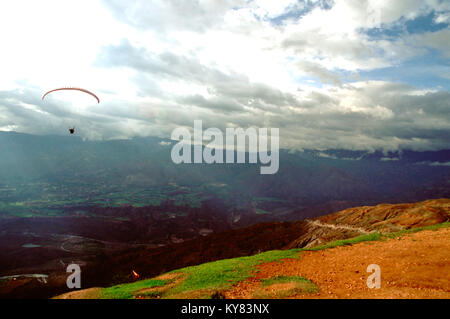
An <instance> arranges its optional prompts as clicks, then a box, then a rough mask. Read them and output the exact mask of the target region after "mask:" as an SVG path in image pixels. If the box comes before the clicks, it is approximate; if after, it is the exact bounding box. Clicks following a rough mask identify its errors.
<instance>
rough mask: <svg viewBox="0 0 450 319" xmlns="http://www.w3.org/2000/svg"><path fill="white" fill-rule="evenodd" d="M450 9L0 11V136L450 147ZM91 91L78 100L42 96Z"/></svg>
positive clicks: (225, 0) (282, 0) (79, 4)
mask: <svg viewBox="0 0 450 319" xmlns="http://www.w3.org/2000/svg"><path fill="white" fill-rule="evenodd" d="M449 24H450V2H449V1H444V0H442V1H440V0H398V1H392V0H373V1H372V0H341V1H340V0H335V1H330V0H277V1H275V0H178V1H177V0H152V1H149V0H133V1H129V0H128V1H122V0H105V1H100V0H86V1H84V0H79V1H62V0H55V1H48V0H40V1H34V0H29V1H24V0H4V1H1V2H0V40H1V43H2V45H1V50H0V130H2V131H18V132H25V133H33V134H67V128H68V127H70V126H73V125H74V126H76V127H77V130H78V134H79V135H81V136H82V137H84V138H87V139H111V138H129V137H133V136H160V137H169V136H170V134H171V132H172V130H173V129H174V128H176V127H180V126H187V127H192V126H193V121H194V120H196V119H200V120H203V125H204V128H207V127H218V128H220V129H224V128H225V127H243V128H247V127H277V128H279V129H280V144H281V146H282V147H286V148H300V149H301V148H318V149H325V148H346V149H384V150H393V149H398V148H402V149H406V148H408V149H418V150H424V149H442V148H450V91H449V90H450V27H449ZM61 86H72V87H83V88H86V89H89V90H91V91H93V92H95V93H96V94H97V95H98V96H99V98H100V99H101V103H100V104H97V103H96V101H95V100H94V99H93V98H92V97H90V96H89V95H84V94H82V93H79V92H58V93H54V94H52V95H49V96H48V97H46V99H45V100H44V101H42V100H41V96H42V94H43V93H44V92H46V91H47V90H50V89H53V88H56V87H61Z"/></svg>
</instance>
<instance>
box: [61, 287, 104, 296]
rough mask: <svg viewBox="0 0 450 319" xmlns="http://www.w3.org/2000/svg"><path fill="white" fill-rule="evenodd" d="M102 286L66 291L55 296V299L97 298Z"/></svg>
mask: <svg viewBox="0 0 450 319" xmlns="http://www.w3.org/2000/svg"><path fill="white" fill-rule="evenodd" d="M100 291H101V288H89V289H83V290H76V291H71V292H66V293H65V294H62V295H59V296H57V297H54V298H53V299H95V298H96V297H97V293H98V292H100Z"/></svg>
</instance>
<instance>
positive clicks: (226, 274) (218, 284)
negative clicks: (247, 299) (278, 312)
mask: <svg viewBox="0 0 450 319" xmlns="http://www.w3.org/2000/svg"><path fill="white" fill-rule="evenodd" d="M299 252H300V249H293V250H273V251H268V252H264V253H261V254H257V255H253V256H248V257H239V258H233V259H224V260H218V261H214V262H210V263H206V264H202V265H198V266H192V267H187V268H183V269H179V270H175V271H174V272H181V273H183V274H184V276H185V278H186V279H185V280H184V281H182V282H181V283H180V284H179V285H178V286H176V287H174V288H173V289H172V290H171V291H170V292H171V294H172V293H173V294H178V293H183V292H187V291H194V290H200V289H206V290H222V289H226V288H229V287H231V286H232V285H233V284H235V283H238V282H239V281H242V280H245V279H247V278H249V277H250V276H251V273H252V271H253V270H254V267H255V266H257V265H259V264H261V263H266V262H271V261H280V260H281V259H284V258H299V254H298V253H299Z"/></svg>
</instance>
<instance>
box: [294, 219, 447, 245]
mask: <svg viewBox="0 0 450 319" xmlns="http://www.w3.org/2000/svg"><path fill="white" fill-rule="evenodd" d="M449 226H450V222H444V223H441V224H435V225H431V226H424V227H417V228H411V229H405V230H401V231H398V232H393V233H385V234H381V233H371V234H367V235H362V236H358V237H354V238H349V239H343V240H336V241H332V242H329V243H327V244H325V245H321V246H316V247H312V248H303V250H307V251H315V250H322V249H329V248H334V247H338V246H345V245H354V244H357V243H361V242H367V241H375V240H385V239H389V238H397V237H399V236H404V235H408V234H413V233H416V232H419V231H423V230H438V229H441V228H446V227H449Z"/></svg>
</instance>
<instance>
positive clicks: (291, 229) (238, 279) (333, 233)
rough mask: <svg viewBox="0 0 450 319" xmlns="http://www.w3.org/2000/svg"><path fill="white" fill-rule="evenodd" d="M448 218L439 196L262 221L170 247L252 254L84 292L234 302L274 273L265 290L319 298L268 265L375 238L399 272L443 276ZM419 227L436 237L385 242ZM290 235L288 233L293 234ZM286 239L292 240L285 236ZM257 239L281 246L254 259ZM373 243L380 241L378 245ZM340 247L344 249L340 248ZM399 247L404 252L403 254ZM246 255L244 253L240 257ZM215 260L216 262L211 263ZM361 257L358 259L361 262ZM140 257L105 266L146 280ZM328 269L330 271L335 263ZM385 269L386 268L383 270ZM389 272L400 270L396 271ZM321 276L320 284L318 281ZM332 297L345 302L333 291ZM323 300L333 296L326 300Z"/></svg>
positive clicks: (449, 207) (305, 281) (289, 273)
mask: <svg viewBox="0 0 450 319" xmlns="http://www.w3.org/2000/svg"><path fill="white" fill-rule="evenodd" d="M449 215H450V200H449V199H440V200H430V201H425V202H420V203H410V204H396V205H389V204H382V205H377V206H373V207H369V206H365V207H357V208H352V209H347V210H344V211H340V212H337V213H334V214H330V215H327V216H324V217H320V218H317V219H314V220H306V221H300V222H295V223H275V224H262V225H256V226H253V227H250V228H247V229H241V230H238V231H232V232H227V233H223V234H213V235H210V236H207V237H205V238H203V239H202V241H203V242H202V241H200V240H198V241H195V240H193V241H190V242H186V243H183V244H180V245H177V246H178V247H176V248H178V249H179V250H178V249H176V250H177V251H179V252H180V255H179V256H180V258H182V256H183V255H182V252H183V251H184V256H192V255H191V254H190V253H189V252H192V253H193V254H194V255H197V256H201V258H197V260H199V259H203V260H205V261H208V260H207V259H208V258H211V260H217V259H221V258H220V256H224V257H222V258H230V257H233V256H232V255H233V254H234V255H235V256H242V255H252V256H249V257H240V258H237V259H224V260H220V261H217V262H213V263H209V264H202V265H199V266H193V267H188V268H184V269H181V270H175V271H173V272H170V273H168V274H165V275H162V276H159V277H158V276H157V277H155V278H153V279H148V280H144V281H139V282H135V283H131V284H124V285H121V286H116V287H112V288H106V289H96V290H89V292H90V293H92V296H93V297H105V298H136V297H163V298H164V297H168V298H169V297H177V298H182V297H186V298H197V297H198V298H203V297H223V296H226V297H227V298H233V297H239V298H240V297H251V296H253V295H252V293H253V290H251V289H250V288H249V289H247V288H246V287H247V285H248V282H250V283H251V282H253V284H254V281H255V280H257V281H258V282H260V281H261V280H263V281H264V280H266V279H267V280H269V279H270V278H272V277H274V276H275V277H276V276H281V275H283V276H282V277H276V278H275V279H273V278H272V279H271V280H272V281H270V280H269V281H266V282H265V283H264V285H267V286H271V285H272V284H276V285H278V284H280V285H281V286H283V284H289V285H288V286H289V287H291V286H292V285H293V286H294V288H295V287H297V288H298V287H303V288H304V289H306V290H308V291H309V292H311V293H313V292H314V293H319V295H317V296H318V297H323V295H320V294H322V293H323V287H322V286H323V282H320V280H319V279H315V278H316V277H314V276H312V277H311V276H310V275H311V273H306V274H305V276H303V275H301V276H300V275H299V274H294V272H295V271H294V270H292V269H297V270H298V268H295V267H294V266H293V267H290V266H289V267H290V268H286V269H284V268H283V267H284V265H287V262H283V263H282V264H279V263H271V262H273V261H277V260H278V261H279V260H281V259H285V258H290V261H289V263H294V265H295V263H297V262H304V260H305V259H304V258H305V256H309V255H308V254H310V253H309V252H306V251H307V250H310V249H315V250H321V251H322V249H328V248H332V247H334V246H342V245H347V244H356V243H359V242H364V241H377V242H376V243H377V245H378V244H379V245H381V246H380V247H378V246H376V247H378V248H376V249H379V250H375V251H374V256H375V255H376V254H377V252H380V256H383V257H382V260H381V261H383V260H391V261H392V260H397V258H400V257H399V256H401V254H402V253H403V257H402V258H403V259H404V257H405V254H406V257H407V258H409V259H411V260H410V261H409V262H408V264H407V265H406V266H405V267H406V268H408V267H413V268H414V267H415V266H414V265H417V264H419V265H425V268H426V270H427V271H426V272H425V273H428V274H429V273H432V272H433V271H434V272H436V271H438V269H437V268H436V267H438V268H439V267H441V268H442V267H444V269H440V271H441V272H442V271H443V273H448V271H447V272H446V271H445V267H448V265H449V263H448V251H449V249H448V248H449V247H447V246H448V243H450V241H449V240H448V239H450V238H448V236H449V232H448V230H447V227H448V225H449V224H448V220H449ZM277 229H278V231H277ZM423 229H440V230H438V231H437V232H432V235H431V236H428V237H427V236H425V237H423V238H422V237H421V236H423V234H425V233H427V232H423V233H422V232H420V233H417V234H413V235H411V236H413V237H412V239H411V240H410V242H409V243H410V246H407V245H402V244H406V241H405V242H403V241H402V242H400V241H395V239H394V241H393V239H392V238H396V237H400V236H406V237H405V238H410V237H409V235H408V234H410V233H414V232H416V231H419V230H423ZM271 231H272V232H271ZM277 232H278V234H283V236H280V237H279V238H277V237H276V234H277ZM256 234H259V236H256ZM294 234H295V236H293V235H294ZM420 234H422V235H420ZM219 235H222V236H223V237H222V238H221V239H222V240H221V241H220V242H219V241H218V239H219V237H218V236H219ZM252 235H254V236H252ZM270 235H272V237H270ZM239 236H241V238H240V239H247V240H238V238H239ZM414 236H419V238H415V237H414ZM292 237H295V238H293V239H292ZM257 240H259V241H260V242H262V243H265V246H262V245H261V243H260V245H259V246H260V247H265V248H266V249H260V251H263V250H268V249H282V248H284V249H285V250H275V251H268V252H265V253H262V254H256V255H253V254H255V253H256V252H257V251H256V249H257V248H256V247H258V242H257ZM379 240H382V241H381V242H378V241H379ZM408 240H409V239H408ZM416 241H417V242H420V243H421V244H420V245H419V246H415V245H416V244H418V243H416ZM422 241H423V243H422ZM269 243H272V245H270V244H269ZM385 243H389V244H387V245H388V246H386V247H385V246H383V245H384V244H385ZM188 244H191V246H189V247H188V246H186V245H188ZM422 244H423V245H422ZM233 245H234V247H233ZM360 245H363V244H358V245H354V246H350V248H352V249H353V247H361V246H360ZM446 245H447V246H446ZM174 246H175V245H174ZM275 246H278V247H275ZM441 246H442V247H441ZM227 247H229V248H227ZM232 247H233V248H232ZM252 247H253V248H252ZM273 247H275V248H273ZM388 247H389V248H388ZM426 247H428V248H430V251H429V252H428V253H426V254H425V253H420V254H418V253H414V252H416V251H417V252H422V251H425V250H426ZM173 248H175V247H173ZM173 248H172V249H173ZM267 248H268V249H267ZM343 248H345V249H347V247H343ZM350 248H348V249H350ZM404 248H407V249H406V250H405V249H404ZM340 249H341V248H340ZM355 249H357V250H356V251H355V252H350V253H349V256H352V258H354V259H355V263H357V260H361V263H360V265H359V268H361V267H362V266H363V265H364V262H365V261H366V260H367V261H368V259H367V258H368V256H370V255H367V254H365V253H364V251H365V249H362V248H355ZM173 251H175V250H173ZM334 251H338V250H337V249H331V250H325V252H326V254H329V253H331V254H335V253H332V252H334ZM219 252H220V253H219ZM245 252H247V254H245ZM382 252H383V253H382ZM429 254H432V255H433V256H436V257H430V258H428V255H429ZM227 255H228V256H227ZM218 256H219V258H217V257H218ZM316 256H318V255H316ZM320 256H322V255H320ZM342 256H343V257H342V259H339V256H336V255H334V257H330V258H328V257H326V258H325V259H320V258H319V260H317V259H315V262H316V263H318V264H316V266H317V265H319V264H322V263H323V264H324V265H325V264H327V262H328V265H330V263H331V265H335V264H336V260H341V262H342V261H345V258H346V257H345V258H344V256H345V255H342ZM146 257H147V258H146ZM159 257H161V258H158V261H160V262H162V261H163V260H164V257H163V256H162V255H161V256H159ZM363 257H364V258H365V259H362V258H363ZM191 258H192V257H191ZM383 258H384V259H383ZM414 258H415V259H414ZM369 259H370V258H369ZM400 259H401V258H400ZM144 260H147V261H149V260H153V258H148V256H145V255H139V254H138V253H135V254H134V255H122V256H120V258H119V259H117V260H115V262H116V264H113V265H114V266H113V267H112V269H116V268H115V266H118V265H119V264H120V265H122V268H126V265H127V262H128V265H130V267H131V264H133V265H139V266H138V267H140V268H138V267H136V268H133V269H138V272H139V271H141V273H143V274H144V277H147V278H151V277H152V276H147V275H145V272H144V271H143V270H144V268H143V267H144V266H145V265H146V264H145V263H144ZM184 260H185V259H184ZM405 260H407V259H405ZM192 261H193V260H192V259H191V262H192ZM381 261H380V259H379V258H378V257H376V256H375V257H374V262H373V263H375V262H381ZM189 264H192V263H190V262H187V263H186V265H189ZM266 264H267V265H272V266H267V267H274V266H273V265H279V266H280V267H281V268H276V267H275V268H273V269H276V270H274V271H272V272H271V273H270V276H272V277H270V276H269V277H264V272H261V269H265V268H261V267H266V266H265V265H266ZM108 265H109V266H111V264H109V263H108ZM147 265H148V262H147ZM289 265H290V264H289ZM336 265H337V264H336ZM343 265H344V266H345V265H348V266H349V267H350V265H354V263H353V264H352V263H347V262H343ZM426 265H430V267H432V268H430V269H431V270H430V269H429V267H428V266H426ZM366 266H367V265H366ZM330 267H331V268H333V267H334V266H330ZM386 267H390V265H388V266H386ZM427 267H428V268H427ZM291 268H292V269H291ZM359 268H358V269H355V270H354V271H355V273H356V274H359V273H361V269H359ZM129 269H131V268H129ZM173 269H175V268H173ZM257 269H259V272H258V275H257V276H263V277H255V278H256V279H255V278H254V279H248V278H252V276H254V274H255V271H256V270H257ZM309 269H311V271H312V272H314V269H316V268H315V266H314V264H313V266H311V268H309ZM396 269H397V270H398V271H400V272H401V270H399V268H398V267H397V268H396ZM167 270H170V269H167ZM284 270H286V271H284ZM161 273H164V271H161ZM333 273H334V274H335V273H336V271H334V270H333V269H327V270H326V271H325V272H324V273H322V274H321V275H322V277H320V278H321V279H322V280H325V281H326V280H327V279H326V278H332V277H331V276H332V274H333ZM394 275H396V274H393V275H392V276H394ZM308 276H309V277H308ZM304 277H306V278H304ZM324 277H325V279H323V278H324ZM311 280H312V281H311ZM331 280H332V279H331ZM445 280H447V282H448V278H447V279H445V278H444V283H443V284H442V282H440V283H439V285H441V284H442V285H444V290H445V289H447V288H448V286H445V285H446V283H445ZM344 284H345V283H344ZM317 285H319V287H317ZM161 287H162V288H161ZM233 287H234V288H233ZM305 287H306V288H305ZM445 287H447V288H445ZM253 288H254V287H253ZM253 288H252V289H253ZM297 288H296V289H297ZM233 289H235V290H233ZM298 289H300V288H298ZM433 289H434V288H433ZM242 291H244V292H242ZM249 291H250V292H249ZM296 291H297V290H296ZM258 293H261V294H262V295H258V296H259V297H264V296H265V295H264V294H266V293H267V292H265V290H264V289H263V291H259V292H258ZM333 296H338V297H345V296H342V295H339V294H337V295H333ZM394 296H396V297H401V295H396V294H395V293H394ZM439 296H441V295H439ZM63 297H65V298H66V297H69V298H71V297H74V298H77V297H87V296H86V295H85V294H84V293H83V292H81V295H80V293H78V292H76V293H75V292H72V293H69V295H64V296H63ZM269 297H274V296H269ZM329 297H332V296H331V295H330V296H329ZM347 297H352V296H347Z"/></svg>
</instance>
